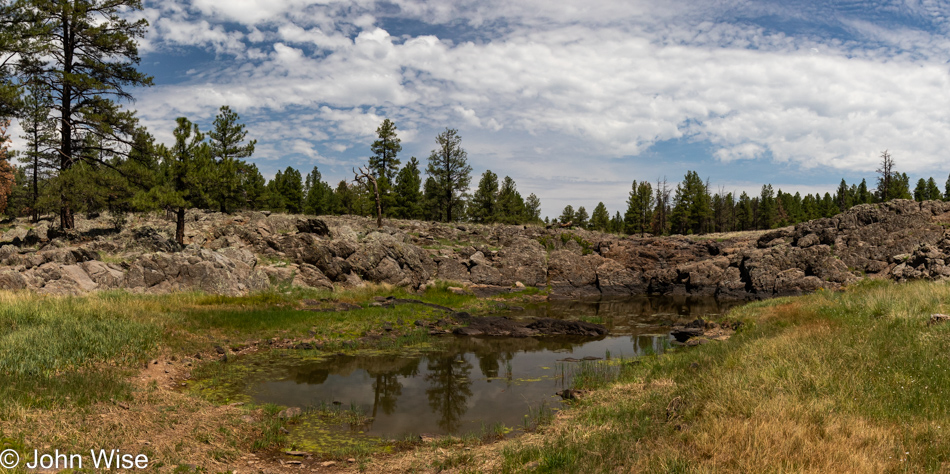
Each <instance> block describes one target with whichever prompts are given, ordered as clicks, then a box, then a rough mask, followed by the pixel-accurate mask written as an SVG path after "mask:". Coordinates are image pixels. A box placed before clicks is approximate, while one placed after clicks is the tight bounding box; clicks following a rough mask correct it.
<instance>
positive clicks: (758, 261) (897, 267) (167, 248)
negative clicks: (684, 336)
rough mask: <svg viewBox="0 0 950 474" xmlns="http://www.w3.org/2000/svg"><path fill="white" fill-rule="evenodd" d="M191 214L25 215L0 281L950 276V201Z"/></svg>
mask: <svg viewBox="0 0 950 474" xmlns="http://www.w3.org/2000/svg"><path fill="white" fill-rule="evenodd" d="M384 224H385V226H384V228H383V229H376V228H375V221H374V220H371V219H366V218H360V217H352V216H342V217H340V216H334V217H320V218H314V217H313V216H289V215H276V214H275V215H265V214H264V213H259V212H247V213H238V214H235V215H226V214H220V213H213V212H203V211H191V212H189V213H188V223H187V226H186V243H187V245H186V246H185V247H184V248H180V247H179V246H178V245H177V244H175V242H174V241H173V240H172V239H171V236H172V235H174V223H172V222H171V221H168V220H165V219H164V218H162V217H160V216H155V215H152V216H135V217H133V218H132V219H130V222H129V224H128V225H127V226H126V228H125V229H124V230H123V231H122V232H116V231H114V230H112V229H110V228H109V225H110V224H109V220H108V219H107V218H106V217H100V218H97V219H87V220H79V229H78V230H76V231H70V232H68V233H64V232H61V231H58V230H57V229H55V228H51V226H50V225H49V223H48V222H46V221H41V222H40V223H39V224H36V225H31V224H29V223H27V222H26V221H23V220H17V221H16V222H14V223H12V224H8V225H7V226H0V229H3V228H5V230H4V232H3V234H2V235H0V288H2V289H30V290H35V291H37V292H41V293H83V292H89V291H96V290H105V289H115V288H124V289H128V290H130V291H133V292H149V293H167V292H172V291H180V290H200V291H206V292H209V293H222V294H244V293H248V292H251V291H254V290H260V289H264V288H266V287H268V286H269V285H296V286H306V287H314V288H326V289H333V288H340V287H356V286H360V285H362V284H363V283H364V282H374V283H388V284H391V285H395V286H403V287H408V288H411V289H421V288H424V287H425V286H426V285H431V284H433V282H434V281H435V280H449V281H454V282H460V283H463V284H467V285H469V286H472V287H474V288H476V289H478V290H479V291H484V289H486V288H489V289H491V288H496V289H498V290H499V291H510V290H517V289H518V288H520V287H521V286H523V285H527V286H534V287H546V286H550V288H551V295H552V296H553V297H570V298H576V297H597V296H622V295H631V294H644V293H654V294H697V295H716V296H720V297H729V298H766V297H772V296H777V295H794V294H800V293H805V292H810V291H814V290H817V289H819V288H829V289H837V288H840V287H841V286H842V285H846V284H849V283H852V282H855V281H857V280H859V279H861V278H867V277H873V278H889V279H894V280H898V281H903V280H911V279H942V278H947V277H948V276H950V266H948V263H950V233H948V230H947V228H948V227H950V203H944V202H924V203H917V202H913V201H892V202H889V203H885V204H877V205H862V206H857V207H855V208H853V209H851V210H849V211H847V212H845V213H842V214H840V215H838V216H835V217H833V218H829V219H819V220H815V221H810V222H806V223H803V224H799V225H797V226H794V227H787V228H782V229H777V230H773V231H769V232H758V233H751V232H750V233H737V234H734V235H710V236H699V237H684V236H673V237H662V238H652V237H647V238H638V237H625V236H616V235H610V234H601V233H597V232H588V231H584V230H576V229H575V230H571V229H545V228H543V227H536V226H503V225H497V226H485V225H473V224H439V223H429V222H419V221H396V220H384Z"/></svg>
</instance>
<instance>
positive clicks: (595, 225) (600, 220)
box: [590, 193, 652, 232]
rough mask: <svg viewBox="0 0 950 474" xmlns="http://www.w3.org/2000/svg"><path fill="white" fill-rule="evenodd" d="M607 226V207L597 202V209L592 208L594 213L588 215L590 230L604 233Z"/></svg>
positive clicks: (608, 219)
mask: <svg viewBox="0 0 950 474" xmlns="http://www.w3.org/2000/svg"><path fill="white" fill-rule="evenodd" d="M651 195H652V193H651ZM609 226H610V213H609V212H607V206H605V205H604V203H603V202H598V203H597V207H595V208H594V213H593V214H591V215H590V228H591V229H593V230H597V231H600V232H606V231H607V228H608V227H609Z"/></svg>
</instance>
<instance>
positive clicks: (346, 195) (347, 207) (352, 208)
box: [333, 179, 357, 215]
mask: <svg viewBox="0 0 950 474" xmlns="http://www.w3.org/2000/svg"><path fill="white" fill-rule="evenodd" d="M333 194H334V196H335V198H334V202H335V203H336V204H337V206H338V207H337V210H336V212H334V214H349V215H355V214H357V211H356V204H357V203H356V195H355V193H354V192H353V189H352V186H350V185H349V183H347V182H346V180H345V179H343V180H340V182H339V183H337V185H336V189H335V190H334V191H333Z"/></svg>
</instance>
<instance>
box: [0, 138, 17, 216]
mask: <svg viewBox="0 0 950 474" xmlns="http://www.w3.org/2000/svg"><path fill="white" fill-rule="evenodd" d="M9 127H10V121H9V120H2V121H0V213H2V212H5V211H6V210H7V204H8V203H9V198H10V195H11V194H13V192H14V189H15V188H14V185H15V179H16V176H15V170H14V169H13V166H11V165H10V158H12V155H13V153H12V152H11V151H10V145H9V141H10V137H9V136H8V135H7V130H8V129H9Z"/></svg>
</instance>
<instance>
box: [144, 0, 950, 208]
mask: <svg viewBox="0 0 950 474" xmlns="http://www.w3.org/2000/svg"><path fill="white" fill-rule="evenodd" d="M136 15H144V17H145V18H147V19H148V21H149V23H150V28H149V32H148V35H147V36H146V37H145V38H144V39H143V41H142V42H141V45H140V48H141V50H140V53H141V56H142V63H141V68H140V69H141V70H142V71H144V72H146V73H148V74H151V75H153V76H154V78H155V80H154V82H155V85H154V86H153V87H151V88H146V89H141V90H135V91H133V94H134V95H135V97H136V101H135V102H134V103H133V104H129V107H130V108H134V109H136V110H138V115H139V117H140V118H141V120H142V122H143V123H144V124H145V125H147V126H148V128H149V130H150V131H151V132H152V133H153V134H154V135H155V136H156V137H157V138H158V139H159V140H160V141H162V142H165V143H170V142H171V141H172V138H171V137H172V130H173V128H174V120H175V118H176V117H179V116H185V117H188V118H189V119H191V120H193V121H195V122H197V123H199V124H201V125H202V126H203V129H205V130H207V128H208V126H209V125H210V123H211V121H212V120H213V118H214V115H215V114H216V113H217V111H218V109H219V107H221V106H222V105H229V106H230V107H231V108H232V109H234V110H235V111H237V112H238V113H239V114H240V116H241V118H242V121H243V122H244V123H245V124H246V125H247V129H248V132H249V133H248V138H254V139H257V141H258V143H257V150H256V152H255V154H254V156H253V157H252V159H251V161H252V162H254V163H256V164H257V165H258V167H259V168H260V169H261V171H262V173H263V174H264V175H265V177H271V176H273V175H274V173H276V172H277V171H278V170H279V169H284V168H286V167H287V166H293V167H294V168H297V169H298V170H300V171H301V172H302V173H303V174H306V173H307V172H309V171H310V170H311V169H313V167H314V166H317V167H319V170H320V172H321V173H322V175H323V178H324V180H326V181H328V182H330V183H331V184H335V183H337V182H338V181H339V180H341V179H352V172H351V169H352V168H354V167H358V166H360V165H365V164H366V162H367V157H368V156H369V155H370V154H371V152H370V144H371V143H372V141H373V140H374V137H375V130H376V127H378V126H379V124H380V122H382V120H383V119H384V118H389V119H391V120H393V121H394V122H395V123H396V125H397V127H398V134H399V137H400V138H401V139H402V144H403V151H402V153H401V154H400V158H401V159H402V160H403V162H405V161H406V160H407V159H408V158H409V157H410V156H415V157H417V158H418V159H419V160H420V161H421V162H422V163H423V165H424V164H425V163H426V159H427V157H428V156H429V154H430V153H431V151H432V149H433V148H435V136H436V135H437V134H438V133H439V132H440V131H442V130H444V129H445V128H446V127H449V128H456V129H458V130H459V134H460V135H461V137H462V146H463V148H464V149H465V150H466V151H467V152H468V160H469V164H470V165H471V166H472V168H473V169H474V171H473V179H472V186H473V187H474V186H475V185H476V184H477V182H478V179H479V176H480V175H481V173H483V172H484V171H485V170H488V169H490V170H492V171H493V172H495V173H496V174H498V175H499V176H502V177H503V176H511V177H512V178H514V180H515V181H516V183H517V185H518V190H519V191H520V192H521V193H522V195H523V196H527V195H528V194H529V193H535V194H536V195H537V196H538V197H539V198H540V200H541V203H542V215H548V216H552V217H553V216H557V215H559V214H560V212H561V209H562V208H563V207H564V206H565V205H567V204H570V205H573V206H574V207H575V208H577V207H579V206H585V207H586V208H587V209H588V212H590V211H591V210H593V208H594V207H595V206H596V204H597V203H598V202H599V201H603V202H604V203H605V204H606V205H607V208H608V210H609V211H610V213H611V214H613V213H614V212H616V211H621V213H622V212H623V210H624V209H625V208H626V204H625V200H626V198H627V194H628V192H629V191H630V188H631V184H632V181H633V180H638V181H641V180H648V181H651V182H655V181H657V179H663V178H664V177H665V178H666V179H667V180H668V181H669V182H670V183H671V184H675V183H677V182H679V181H681V180H682V179H683V175H684V174H685V173H686V171H687V170H695V171H697V172H698V173H699V175H700V176H701V177H703V178H708V179H709V182H710V185H711V186H712V188H713V190H714V191H719V190H724V191H727V192H728V191H747V192H750V193H755V194H758V190H759V189H760V188H761V186H762V184H764V183H771V184H772V185H773V187H774V188H776V189H782V190H784V191H789V192H796V191H798V192H802V193H806V192H808V193H813V192H822V193H824V192H826V191H830V192H833V191H834V189H835V188H836V187H837V185H838V183H839V182H840V180H841V179H842V178H844V179H846V180H847V181H848V183H855V182H860V180H861V179H862V178H867V179H868V183H869V184H870V185H871V187H873V184H874V177H875V169H876V168H877V166H878V163H879V161H880V154H881V152H882V151H884V150H885V149H886V150H888V151H889V153H891V155H892V156H893V157H894V159H895V162H896V168H897V170H898V171H902V172H906V173H908V174H909V175H910V176H911V179H912V185H913V182H915V181H916V180H917V178H919V177H925V178H926V177H930V176H933V177H935V179H936V180H937V182H938V183H939V184H940V186H941V188H943V183H944V181H946V179H947V176H948V173H950V162H948V160H947V158H948V154H950V153H948V150H950V64H948V60H950V40H948V30H950V2H948V1H946V0H903V1H901V0H893V1H892V0H882V1H861V0H837V1H835V0H828V1H805V0H755V1H752V0H705V1H693V0H662V1H661V0H653V1H642V0H619V1H608V0H558V1H553V2H552V1H550V0H544V1H541V0H519V1H516V2H512V1H502V0H425V1H422V0H390V1H376V0H320V1H312V0H227V1H224V0H161V1H156V0H146V1H145V9H144V11H142V12H137V13H136Z"/></svg>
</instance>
